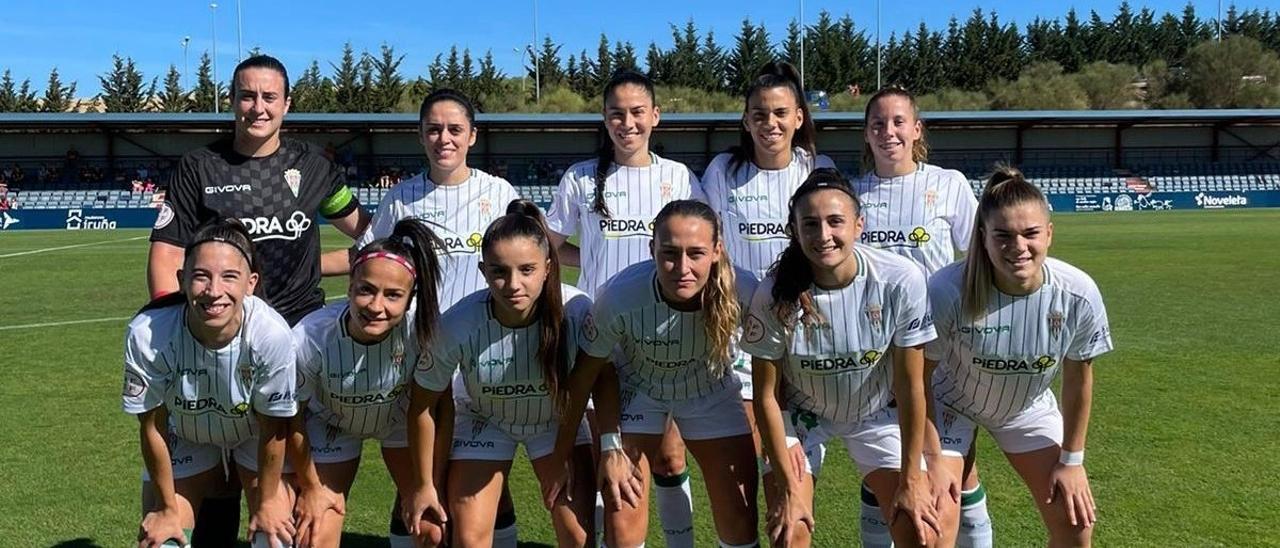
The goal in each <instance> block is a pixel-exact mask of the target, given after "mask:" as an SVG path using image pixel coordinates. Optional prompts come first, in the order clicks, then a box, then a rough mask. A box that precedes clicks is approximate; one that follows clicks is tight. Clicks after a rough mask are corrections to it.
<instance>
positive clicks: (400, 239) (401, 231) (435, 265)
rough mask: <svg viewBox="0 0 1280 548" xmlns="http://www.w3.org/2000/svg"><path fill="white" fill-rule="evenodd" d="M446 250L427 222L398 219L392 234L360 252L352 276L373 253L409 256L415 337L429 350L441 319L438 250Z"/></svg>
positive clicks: (357, 254)
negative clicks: (364, 259)
mask: <svg viewBox="0 0 1280 548" xmlns="http://www.w3.org/2000/svg"><path fill="white" fill-rule="evenodd" d="M442 250H444V242H443V241H441V240H440V238H439V237H437V236H436V234H435V232H432V231H431V229H430V228H429V227H427V225H426V223H423V222H422V221H419V220H417V219H414V218H405V219H401V220H400V221H398V222H396V225H395V227H394V228H392V229H391V234H390V235H389V236H387V237H386V238H383V239H381V240H374V241H373V242H371V243H369V244H368V245H366V246H364V247H363V248H361V249H360V251H359V252H358V253H356V258H355V260H354V261H353V264H354V265H355V266H354V267H353V268H352V272H351V274H352V276H354V275H355V268H357V267H359V264H360V263H361V262H363V261H362V258H364V257H367V256H369V255H370V254H373V253H386V254H390V255H393V256H395V257H397V258H406V259H408V261H409V264H410V265H411V266H413V277H414V280H413V282H414V283H413V299H414V304H415V305H416V306H417V310H415V311H414V317H413V320H414V323H415V324H416V325H415V327H414V336H415V337H416V338H417V341H418V348H420V349H423V351H425V349H426V348H428V345H429V344H430V342H431V339H432V337H433V336H434V335H435V333H436V328H437V324H438V323H439V321H440V304H439V303H440V300H439V299H440V284H441V281H442V280H441V274H440V259H439V257H438V256H437V253H438V252H440V251H442Z"/></svg>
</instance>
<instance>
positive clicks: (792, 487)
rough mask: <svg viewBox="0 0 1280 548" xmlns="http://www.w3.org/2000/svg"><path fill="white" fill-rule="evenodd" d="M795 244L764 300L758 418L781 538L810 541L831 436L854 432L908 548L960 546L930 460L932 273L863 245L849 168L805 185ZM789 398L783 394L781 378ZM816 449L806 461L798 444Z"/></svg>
mask: <svg viewBox="0 0 1280 548" xmlns="http://www.w3.org/2000/svg"><path fill="white" fill-rule="evenodd" d="M790 209H791V213H790V217H789V218H788V221H787V223H788V225H789V227H790V234H791V242H790V244H789V245H788V246H787V249H786V250H785V251H783V253H782V257H781V258H780V259H779V260H778V263H777V265H776V266H774V267H773V268H772V269H771V270H770V272H769V277H768V278H767V279H766V280H765V281H764V282H763V283H762V284H761V286H760V288H759V289H758V290H757V291H756V293H755V296H754V298H753V299H752V302H751V313H750V317H749V318H748V320H747V325H746V332H745V334H744V335H743V343H742V347H743V350H744V351H746V352H747V353H749V354H751V356H752V362H753V363H752V374H753V375H754V376H755V390H756V393H755V398H756V399H755V402H756V424H757V425H758V426H759V428H760V436H761V438H763V441H764V448H765V454H766V455H767V458H768V460H769V463H770V465H771V468H772V470H771V471H770V472H768V473H766V475H765V495H766V498H767V499H768V500H769V525H768V528H767V529H768V531H769V535H770V538H771V539H772V540H773V541H774V542H775V543H786V544H788V545H792V544H797V545H800V546H807V545H809V544H810V543H811V541H812V539H811V537H810V534H811V533H812V530H813V525H814V518H813V513H814V512H813V493H814V482H815V480H816V478H817V475H818V473H819V472H820V471H821V467H822V444H823V443H824V442H825V441H826V440H827V439H829V438H837V439H840V440H841V441H843V442H844V444H845V448H846V449H847V450H848V451H849V456H850V457H852V459H853V461H854V462H855V463H856V464H857V465H858V469H859V471H860V472H861V473H862V474H863V477H864V480H865V481H866V483H867V485H869V486H870V488H871V490H872V492H873V493H874V494H875V497H876V499H878V500H879V501H880V503H881V504H882V505H883V506H884V507H885V508H889V509H891V510H890V511H888V512H885V516H884V517H885V519H886V520H887V521H888V522H889V523H890V524H892V531H893V536H894V538H895V539H896V540H897V541H898V542H899V543H900V545H902V546H907V545H919V544H925V543H929V544H935V543H936V544H939V545H944V546H945V545H947V543H948V542H949V539H947V538H945V537H940V535H941V534H942V533H943V532H944V531H948V532H949V531H950V530H951V527H950V525H951V523H953V520H954V519H955V511H956V508H955V506H954V504H946V503H949V502H951V501H950V500H949V499H948V500H945V501H944V504H943V505H941V507H935V504H934V500H933V497H932V494H931V490H930V484H929V478H928V476H927V475H926V473H925V472H924V470H923V458H924V456H923V452H924V449H925V437H926V431H927V426H928V421H927V419H926V418H925V413H926V407H927V404H926V401H925V384H924V350H923V345H924V343H926V342H928V341H931V340H933V338H934V330H933V325H932V323H931V322H930V320H929V311H928V298H927V296H926V294H925V278H924V274H923V273H922V272H921V271H920V269H919V268H918V267H917V266H916V265H915V264H913V263H912V262H911V261H909V260H907V259H903V258H901V257H898V256H895V255H893V254H891V253H887V252H884V251H880V250H877V249H874V248H869V247H864V246H861V245H856V244H855V242H857V241H858V236H859V235H860V234H859V233H860V232H861V231H862V218H861V213H860V211H859V207H858V199H857V197H856V196H855V195H854V193H853V191H852V190H851V189H850V188H849V187H848V183H847V182H846V181H845V179H844V177H842V176H841V175H840V173H839V172H838V171H835V170H832V169H819V170H815V171H814V172H813V173H812V174H810V175H809V179H808V180H807V181H806V182H805V183H804V184H803V185H801V187H800V188H799V189H797V190H796V193H795V196H794V197H793V198H792V199H791V208H790ZM780 384H781V385H782V388H781V393H782V397H783V399H784V401H785V404H786V410H785V411H784V410H783V408H782V405H781V403H780V402H779V401H778V397H777V394H778V392H777V391H778V387H779V385H780ZM798 452H803V453H804V454H805V456H806V457H807V458H803V459H799V460H800V461H801V462H803V463H804V464H803V469H802V470H796V469H795V466H796V460H797V459H796V456H797V455H796V453H798Z"/></svg>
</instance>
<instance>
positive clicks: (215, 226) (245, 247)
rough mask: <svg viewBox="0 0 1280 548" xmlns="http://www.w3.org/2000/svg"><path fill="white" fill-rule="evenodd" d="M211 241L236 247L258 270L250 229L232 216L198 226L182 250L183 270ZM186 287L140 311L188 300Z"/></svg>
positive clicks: (156, 299)
mask: <svg viewBox="0 0 1280 548" xmlns="http://www.w3.org/2000/svg"><path fill="white" fill-rule="evenodd" d="M209 242H218V243H223V244H227V245H229V246H231V247H234V248H236V251H239V252H240V255H242V256H244V260H245V262H246V263H248V264H249V272H257V271H258V259H257V256H256V255H255V254H254V251H253V239H252V238H250V237H249V230H248V229H246V228H245V227H244V224H243V223H241V222H240V220H239V219H235V218H232V217H221V218H214V219H210V220H209V221H207V222H205V223H204V224H202V225H200V226H199V227H198V228H196V233H195V234H194V235H192V236H191V243H189V244H187V247H186V248H185V249H184V250H183V252H182V269H183V271H188V270H190V269H191V264H190V263H191V259H192V258H193V257H195V254H196V249H198V248H199V247H200V246H202V245H204V244H207V243H209ZM259 287H261V286H259ZM185 289H186V288H184V287H181V286H179V288H178V291H175V292H173V293H170V294H168V295H164V296H161V297H156V298H154V299H152V300H151V301H150V302H148V303H147V304H145V305H143V306H142V308H141V309H139V310H138V313H142V312H145V311H147V310H155V309H157V308H164V307H166V306H173V305H175V304H181V303H184V302H186V301H187V296H186V294H185V293H184V291H185Z"/></svg>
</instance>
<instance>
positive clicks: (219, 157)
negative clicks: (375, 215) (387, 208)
mask: <svg viewBox="0 0 1280 548" xmlns="http://www.w3.org/2000/svg"><path fill="white" fill-rule="evenodd" d="M359 206H360V202H359V200H358V199H357V198H356V197H355V196H354V195H353V194H352V193H351V190H350V189H348V188H347V186H346V180H345V177H344V176H343V173H342V171H341V170H340V168H339V167H337V166H335V165H334V164H333V163H332V162H330V161H329V160H328V159H327V158H325V157H324V156H323V155H322V154H321V151H320V149H319V148H318V147H316V146H314V145H311V144H308V143H304V142H301V141H295V140H291V139H281V140H280V149H279V150H277V151H276V152H275V153H274V154H272V155H270V156H264V157H261V158H250V157H246V156H242V155H240V154H238V153H236V152H235V151H234V150H233V149H232V147H231V141H230V140H229V139H228V140H224V141H219V142H217V143H214V144H212V145H209V146H207V147H204V148H201V149H198V150H194V151H192V152H188V153H187V154H186V155H184V156H183V157H182V161H181V162H180V163H179V164H178V168H177V170H176V171H175V172H174V174H173V177H172V178H171V179H170V181H169V189H168V192H167V193H166V194H165V202H164V205H163V206H162V207H161V209H160V214H159V215H158V216H157V217H156V223H155V226H154V227H153V228H152V230H151V241H153V242H165V243H168V244H173V245H176V246H180V247H185V246H186V245H187V243H188V242H189V241H190V239H191V237H192V236H193V235H194V234H195V231H196V229H197V228H198V227H199V226H200V224H201V223H203V222H205V221H207V220H209V219H212V218H216V217H235V218H237V219H240V221H241V222H243V223H244V225H245V227H246V228H248V229H249V235H250V236H251V237H252V238H253V242H254V248H255V250H256V252H257V260H258V268H259V271H260V273H261V274H260V276H261V277H260V279H259V282H258V295H260V296H262V297H263V298H264V299H266V301H267V302H268V303H270V304H271V306H272V308H275V309H276V311H278V312H279V313H280V314H281V315H282V316H284V317H285V319H286V320H288V321H289V324H290V325H293V324H295V323H297V322H298V321H299V320H301V319H302V317H303V316H305V315H306V314H307V313H309V312H311V311H313V310H316V309H318V308H320V307H321V306H323V305H324V292H323V291H321V289H320V232H319V226H318V224H319V223H318V221H319V216H323V217H325V218H327V219H336V218H341V217H345V216H346V215H348V214H350V213H351V212H352V211H353V210H355V208H357V207H359Z"/></svg>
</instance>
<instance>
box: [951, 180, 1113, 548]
mask: <svg viewBox="0 0 1280 548" xmlns="http://www.w3.org/2000/svg"><path fill="white" fill-rule="evenodd" d="M1052 242H1053V223H1052V222H1050V220H1049V204H1048V202H1046V201H1045V198H1044V195H1043V194H1041V193H1040V189H1038V188H1036V187H1035V186H1034V185H1032V184H1031V183H1028V182H1027V181H1026V180H1025V179H1023V177H1022V174H1021V173H1019V172H1018V171H1017V170H1015V169H1012V168H997V170H996V172H995V174H994V175H992V176H991V179H990V180H989V181H987V188H986V190H985V191H984V192H983V193H982V200H981V201H980V202H979V205H978V214H977V226H976V227H975V231H974V233H973V240H972V243H971V244H970V246H969V256H968V257H967V258H966V259H965V261H964V262H963V263H956V264H953V265H950V266H948V267H946V268H944V269H942V270H941V271H939V272H938V273H937V274H936V275H934V277H933V279H932V280H930V282H929V299H930V301H931V302H932V304H933V315H934V319H935V321H936V322H937V327H938V335H939V336H938V340H937V341H936V342H935V343H933V344H930V345H929V347H928V351H927V353H928V360H929V362H930V363H928V364H927V365H929V366H932V365H934V364H936V365H937V366H938V372H937V374H936V375H935V377H934V390H933V392H934V395H935V397H936V398H937V402H938V404H939V405H941V408H939V409H938V415H937V418H938V421H937V422H936V424H937V426H938V428H939V433H940V434H941V435H942V446H941V454H942V458H941V459H940V460H941V462H942V464H943V466H945V467H946V468H947V469H948V470H949V471H950V473H951V474H952V475H953V476H955V475H958V474H959V473H960V472H961V469H962V468H963V466H964V462H963V458H962V456H963V455H964V454H966V452H967V451H968V449H969V447H968V446H969V445H970V444H972V442H973V437H974V435H975V434H976V431H977V428H976V427H977V425H981V426H982V427H983V428H985V429H986V430H987V431H988V432H989V433H990V434H991V436H992V437H993V438H995V440H996V444H997V445H999V446H1000V449H1001V450H1002V451H1004V453H1005V456H1006V457H1008V459H1009V463H1010V464H1012V465H1013V468H1014V470H1016V471H1017V472H1018V475H1019V476H1021V477H1022V481H1023V482H1025V483H1026V484H1027V487H1028V488H1029V489H1030V490H1031V496H1032V498H1033V499H1035V503H1036V508H1037V509H1039V510H1040V517H1041V518H1042V519H1043V520H1044V523H1045V527H1046V528H1048V530H1049V545H1050V546H1088V545H1089V542H1090V539H1091V537H1092V533H1093V525H1094V522H1095V519H1096V515H1095V511H1096V510H1095V505H1094V501H1093V494H1092V492H1091V491H1090V489H1089V480H1088V477H1087V476H1086V474H1085V470H1084V444H1085V435H1086V432H1087V431H1088V428H1089V412H1090V407H1091V406H1092V401H1093V360H1094V358H1096V357H1098V356H1099V355H1102V354H1104V353H1106V352H1108V351H1110V350H1111V348H1112V346H1111V331H1110V328H1109V324H1108V322H1107V310H1106V307H1105V306H1103V304H1102V296H1101V294H1100V293H1099V292H1098V286H1097V284H1095V283H1094V281H1093V279H1092V278H1090V277H1089V275H1088V274H1085V273H1084V272H1082V271H1081V270H1080V269H1078V268H1076V267H1074V266H1071V265H1069V264H1067V263H1065V262H1062V261H1060V260H1057V259H1054V258H1051V257H1048V256H1047V253H1048V251H1049V246H1050V244H1052ZM1059 370H1061V371H1062V411H1061V412H1060V411H1059V410H1058V402H1057V400H1056V398H1054V395H1053V391H1052V389H1051V388H1052V385H1053V379H1054V377H1056V376H1057V375H1058V371H1059ZM1064 415H1065V417H1064Z"/></svg>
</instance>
